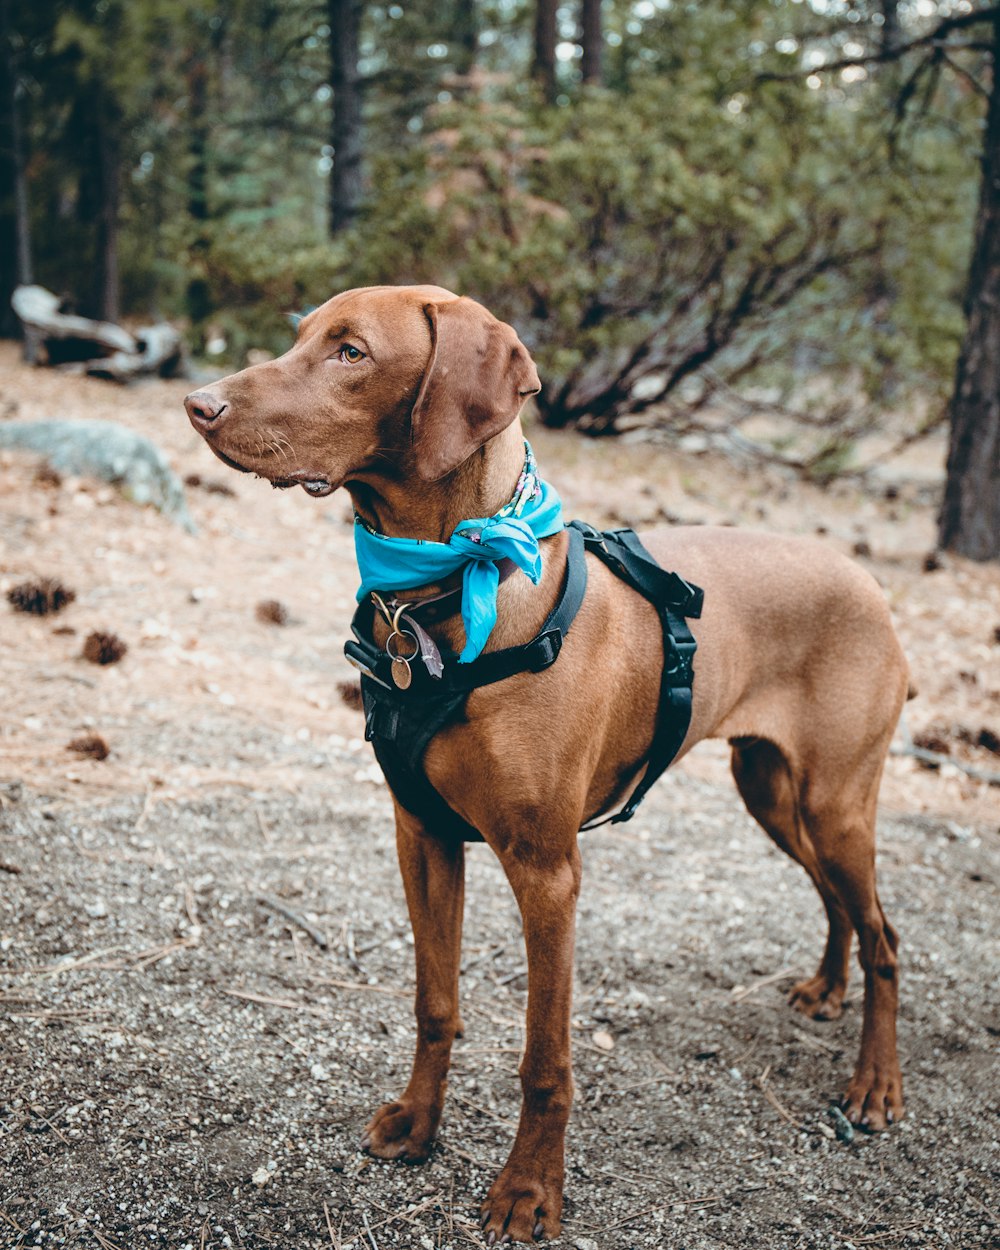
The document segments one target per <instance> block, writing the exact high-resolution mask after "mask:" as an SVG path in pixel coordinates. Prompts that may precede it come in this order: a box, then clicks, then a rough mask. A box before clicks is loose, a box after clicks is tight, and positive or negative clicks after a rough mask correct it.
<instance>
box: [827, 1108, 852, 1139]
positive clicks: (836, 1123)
mask: <svg viewBox="0 0 1000 1250" xmlns="http://www.w3.org/2000/svg"><path fill="white" fill-rule="evenodd" d="M826 1114H827V1115H828V1116H829V1117H830V1119H831V1120H832V1121H833V1131H834V1133H835V1134H836V1136H837V1140H838V1141H842V1142H843V1143H844V1145H845V1146H849V1145H850V1144H851V1142H852V1141H854V1125H853V1124H852V1123H851V1122H850V1120H849V1119H848V1118H847V1116H846V1115H844V1113H843V1111H841V1109H840V1108H839V1107H828V1108H827V1112H826Z"/></svg>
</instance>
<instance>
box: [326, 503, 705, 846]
mask: <svg viewBox="0 0 1000 1250" xmlns="http://www.w3.org/2000/svg"><path fill="white" fill-rule="evenodd" d="M567 533H568V538H569V547H568V552H567V560H566V572H565V575H564V578H563V585H562V590H561V592H560V595H559V598H558V600H557V602H556V605H555V607H554V608H553V609H552V611H551V613H550V614H549V616H548V618H547V619H546V621H545V623H544V625H543V626H542V628H541V629H540V630H539V632H538V633H537V634H536V635H535V637H534V638H533V639H531V641H530V642H527V643H524V644H523V645H521V646H517V647H507V648H504V649H503V650H501V651H493V652H489V653H487V654H484V655H480V656H479V657H478V658H477V659H476V660H474V661H472V662H471V663H469V664H460V663H459V662H458V657H457V656H456V655H455V654H454V653H452V652H446V653H445V656H444V659H445V665H444V671H443V673H442V674H441V675H440V677H437V676H433V675H432V674H431V673H430V672H428V671H427V669H426V667H425V666H424V665H423V664H414V665H412V684H411V686H410V687H409V688H407V689H406V690H400V689H397V688H396V686H395V684H394V683H393V681H392V677H391V672H390V670H391V663H392V658H391V656H389V655H388V654H387V653H386V652H385V651H380V650H379V648H378V647H377V646H376V645H375V642H374V640H373V638H372V623H373V616H374V607H373V605H372V603H371V601H370V599H365V600H364V601H363V602H362V603H361V604H360V605H359V607H358V610H357V612H355V614H354V620H353V621H352V622H351V628H352V631H353V633H354V639H353V640H351V641H349V642H348V643H347V644H346V646H345V648H344V651H345V653H346V655H347V658H348V660H350V661H351V663H352V664H354V665H355V667H357V668H359V669H360V670H361V673H362V679H361V692H362V697H363V701H364V709H365V737H366V738H367V739H368V740H369V741H371V742H372V744H373V746H374V748H375V755H376V757H377V759H378V762H379V764H380V765H381V767H382V771H383V772H384V773H385V777H386V780H387V781H388V783H389V787H390V789H391V790H392V792H393V794H394V795H395V797H396V799H397V801H398V802H399V803H400V804H401V805H402V806H403V807H404V808H406V809H407V811H410V812H413V813H414V814H415V815H418V816H420V817H421V818H423V819H425V820H428V821H430V822H432V823H433V824H434V825H435V827H436V828H437V829H439V830H440V831H441V832H442V834H443V835H445V836H449V835H450V836H455V837H458V838H461V839H463V840H465V841H470V842H471V841H482V836H481V835H480V834H479V832H478V831H477V830H475V829H474V828H473V827H472V826H471V825H469V824H468V823H467V822H466V821H464V820H463V819H462V818H461V817H460V816H459V815H458V813H457V812H455V811H454V810H453V809H452V808H451V807H449V806H448V804H447V803H446V802H445V801H444V799H443V798H442V797H441V795H440V794H438V792H437V791H436V790H435V789H434V787H433V786H432V785H431V783H430V781H429V780H428V778H427V774H426V773H425V771H424V768H423V757H424V753H425V751H426V750H427V746H428V744H429V743H430V741H431V739H432V738H433V737H434V735H435V734H436V733H438V732H439V731H440V730H441V729H443V728H444V727H445V726H446V725H449V724H455V723H459V722H460V721H461V719H462V717H463V714H464V707H465V700H466V697H467V696H468V694H469V693H470V691H472V690H474V689H476V688H477V687H479V686H488V685H492V684H493V683H495V682H498V681H503V680H505V679H506V678H507V677H512V676H514V675H515V674H517V673H523V672H536V673H537V672H542V671H543V670H544V669H546V668H548V667H549V666H550V665H552V664H554V663H555V661H556V659H557V657H558V655H559V652H560V650H561V648H562V643H563V639H564V638H565V636H566V634H567V633H568V631H569V629H570V626H571V625H572V624H573V621H574V620H575V619H576V615H577V613H578V611H579V609H580V606H581V604H582V603H583V598H584V594H585V592H586V589H587V559H586V552H590V553H592V554H593V555H595V556H596V557H597V558H598V559H600V560H601V561H603V563H604V564H606V565H607V566H608V568H609V569H611V571H612V572H613V573H614V574H615V576H616V577H618V578H619V579H620V580H622V581H624V582H625V583H626V584H627V585H629V586H631V587H632V588H633V589H634V590H635V591H636V592H637V593H638V594H640V595H642V596H643V598H644V599H646V600H648V601H649V602H650V603H652V604H653V605H654V606H655V607H656V609H657V612H658V613H659V616H660V621H661V625H662V630H663V659H664V662H663V671H662V674H661V677H660V697H659V704H658V710H657V718H656V724H655V728H654V730H653V738H652V741H651V743H650V747H649V751H648V753H647V756H646V760H645V771H644V772H643V774H642V777H641V779H640V781H639V784H638V785H637V786H636V788H635V790H634V791H633V793H632V794H631V796H630V797H629V799H628V800H627V802H626V803H625V805H624V806H623V807H622V809H621V810H620V811H619V812H617V813H615V814H614V815H612V816H606V817H603V818H602V819H600V820H594V821H590V822H588V823H587V824H586V825H584V826H583V828H584V829H593V828H596V826H598V825H602V824H606V823H608V822H610V823H612V824H620V823H622V822H623V821H626V820H630V819H631V818H632V816H633V815H634V813H635V810H636V808H637V807H638V806H639V804H640V803H641V802H642V800H643V799H644V798H645V796H646V793H647V792H648V790H649V789H650V787H651V786H652V785H653V783H654V782H655V781H656V780H657V779H658V778H659V777H660V776H661V775H662V773H663V772H664V771H665V770H666V769H667V768H668V766H669V765H670V764H671V763H672V762H673V760H674V758H675V757H676V755H677V752H678V751H679V750H680V749H681V746H682V745H683V743H684V739H685V738H686V736H687V731H688V728H689V727H690V723H691V705H692V697H691V687H692V683H693V681H694V672H693V664H692V661H693V658H694V653H695V649H696V643H695V640H694V637H693V636H692V634H691V631H690V629H689V628H688V626H687V622H686V620H685V617H699V616H700V615H701V610H702V601H703V594H702V591H701V590H700V589H699V588H698V587H697V586H693V585H691V584H690V583H689V582H686V581H685V580H684V578H682V577H680V576H678V574H676V573H672V572H669V571H668V570H666V569H664V568H662V567H661V566H660V565H659V564H658V563H657V562H656V560H655V559H654V558H653V556H652V555H651V554H650V553H649V552H648V551H647V550H646V548H645V547H644V546H643V545H642V543H641V541H640V540H639V538H638V536H637V535H636V534H635V533H634V532H633V531H632V530H612V531H608V532H606V533H601V532H600V531H599V530H596V529H595V528H594V527H593V526H591V525H588V524H587V523H586V522H583V521H573V522H572V523H571V524H570V525H569V526H567Z"/></svg>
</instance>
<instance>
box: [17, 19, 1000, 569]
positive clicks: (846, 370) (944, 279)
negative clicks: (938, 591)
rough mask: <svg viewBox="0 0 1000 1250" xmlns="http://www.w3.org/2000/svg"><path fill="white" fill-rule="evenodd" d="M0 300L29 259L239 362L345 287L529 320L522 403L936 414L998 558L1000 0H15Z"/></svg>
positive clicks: (957, 486)
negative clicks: (531, 380) (421, 292)
mask: <svg viewBox="0 0 1000 1250" xmlns="http://www.w3.org/2000/svg"><path fill="white" fill-rule="evenodd" d="M0 47H2V57H0V75H2V79H3V81H2V100H0V160H2V162H3V165H4V169H3V177H2V180H0V321H2V326H0V329H2V332H3V333H6V334H14V333H16V331H17V323H16V319H15V318H14V317H13V316H12V314H11V312H10V295H11V293H12V291H13V290H14V288H15V287H16V286H17V285H18V284H25V283H32V282H34V283H39V284H41V285H44V286H46V287H48V288H49V289H50V290H52V291H54V292H56V293H58V294H59V295H60V296H61V297H62V298H63V300H64V304H65V306H66V307H72V308H73V309H74V310H75V311H78V312H80V313H83V314H85V315H88V316H93V317H100V318H103V319H107V320H111V321H117V320H119V319H120V318H122V317H125V318H128V317H139V316H143V317H147V318H148V317H149V316H150V315H153V316H154V317H160V318H164V319H169V320H171V321H174V322H175V323H177V324H180V325H182V326H183V327H184V329H185V333H186V334H187V336H188V341H189V346H190V348H191V350H192V351H193V352H194V353H195V354H196V355H203V356H207V357H209V358H210V359H214V360H217V361H218V362H219V363H220V364H224V365H237V364H242V363H244V362H245V360H246V358H247V353H248V351H250V350H251V349H257V350H262V349H263V350H267V351H273V352H278V351H283V350H285V349H286V348H287V347H288V345H289V344H290V342H291V338H292V333H293V330H292V321H293V318H292V317H290V316H289V314H293V313H296V312H299V311H301V310H302V309H304V308H308V307H310V306H313V305H316V304H318V303H320V302H322V301H323V300H325V299H326V298H328V297H329V295H331V294H332V293H334V292H336V291H337V290H340V289H343V288H345V287H349V286H355V285H362V284H371V283H379V282H418V281H427V282H435V283H438V284H441V285H444V286H447V287H450V288H452V289H455V290H458V291H460V292H462V293H464V294H468V295H472V296H474V297H476V298H478V299H480V300H482V301H483V302H484V303H485V304H487V305H488V306H489V307H490V308H491V309H492V310H493V311H494V312H495V313H496V314H497V315H498V316H499V317H502V318H504V319H505V320H508V321H511V322H512V323H514V324H515V325H516V326H517V328H518V330H519V332H520V334H521V336H522V338H523V339H524V341H525V343H526V344H527V346H528V347H529V349H530V350H531V351H532V353H533V354H534V355H535V357H536V359H537V361H538V363H539V369H540V373H541V375H542V377H543V379H544V389H543V391H542V393H541V395H540V396H539V397H538V406H539V413H540V417H541V419H542V420H543V421H544V422H545V423H546V424H549V425H551V426H570V425H573V426H577V427H579V428H581V429H583V430H586V431H588V432H590V433H594V434H603V433H614V432H620V431H623V430H627V429H629V428H630V427H633V426H635V425H636V424H637V423H648V422H656V423H658V424H660V425H664V426H666V427H667V428H676V429H682V428H685V423H686V422H690V420H691V419H692V414H697V413H698V412H699V411H703V410H705V409H706V408H707V407H709V406H711V405H723V406H726V405H728V406H729V407H730V408H731V409H732V410H733V411H734V412H737V413H739V412H747V411H753V410H754V408H755V407H756V406H760V405H762V404H766V405H769V406H772V407H773V406H786V407H790V408H794V409H795V410H796V411H798V412H799V413H800V414H801V416H802V419H803V420H805V421H809V422H812V423H814V424H816V425H817V426H819V427H821V428H822V429H823V431H824V436H823V438H822V439H821V440H820V443H819V446H818V450H817V451H815V453H814V454H813V455H812V456H811V458H810V461H809V463H807V464H804V465H802V466H800V467H801V468H803V470H804V471H807V472H809V473H811V474H813V475H814V476H817V477H820V478H822V477H823V476H825V475H830V474H834V473H836V472H837V471H839V470H840V469H841V468H842V467H843V466H844V464H845V463H846V461H847V459H848V457H849V454H850V449H851V446H852V443H853V440H854V439H855V438H856V437H857V436H858V433H859V432H860V431H862V430H865V429H869V428H871V426H872V424H873V423H877V422H878V421H880V420H881V419H883V417H884V415H885V414H886V413H890V412H891V413H895V414H899V413H905V414H906V415H905V421H904V423H903V438H904V439H905V438H916V437H919V436H920V435H921V433H922V432H924V431H926V430H927V429H929V428H931V427H933V426H935V425H937V424H939V423H941V422H942V421H944V420H947V419H948V417H949V415H950V420H951V452H950V456H949V465H948V484H947V488H946V491H945V499H944V505H943V508H942V516H941V533H940V539H941V543H942V545H943V546H946V547H951V548H953V549H955V550H958V551H960V552H962V553H963V554H966V555H969V556H972V557H973V558H977V559H993V558H998V557H1000V237H998V236H1000V229H998V224H1000V89H998V88H996V87H995V86H994V81H995V76H994V73H993V63H994V60H995V58H996V56H997V51H998V49H1000V8H998V7H987V6H982V5H980V6H974V5H972V4H970V3H934V2H933V0H910V2H902V0H899V2H897V0H877V2H874V3H866V2H853V0H812V2H811V3H807V2H805V0H800V2H794V0H738V2H736V3H730V4H722V3H714V2H705V3H679V2H676V0H675V2H674V3H671V2H670V0H603V2H602V0H576V2H575V3H572V4H556V3H554V2H553V0H537V2H536V3H528V2H525V0H489V2H482V3H477V2H475V0H402V2H401V3H392V4H373V3H362V2H361V0H325V2H318V0H282V2H278V0H232V3H229V4H213V3H208V2H206V0H63V2H61V3H55V4H53V3H45V2H44V0H42V2H38V0H35V2H34V3H29V2H28V0H0Z"/></svg>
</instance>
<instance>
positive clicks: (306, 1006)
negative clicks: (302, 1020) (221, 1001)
mask: <svg viewBox="0 0 1000 1250" xmlns="http://www.w3.org/2000/svg"><path fill="white" fill-rule="evenodd" d="M222 992H223V994H225V995H227V996H228V997H229V998H242V999H243V1001H244V1002H247V1003H258V1004H259V1005H260V1006H262V1007H281V1008H283V1009H284V1010H285V1011H307V1012H309V1014H310V1015H313V1016H323V1017H324V1018H325V1017H326V1016H328V1015H329V1013H328V1012H327V1011H325V1010H324V1009H323V1008H322V1007H313V1006H312V1004H311V1003H297V1002H295V1001H294V1000H293V999H290V998H271V997H270V996H269V995H267V994H254V993H252V992H251V991H250V990H223V991H222Z"/></svg>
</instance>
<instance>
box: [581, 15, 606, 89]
mask: <svg viewBox="0 0 1000 1250" xmlns="http://www.w3.org/2000/svg"><path fill="white" fill-rule="evenodd" d="M580 43H581V44H582V46H583V66H582V69H583V81H584V82H585V83H590V84H592V85H596V86H600V84H601V80H602V72H601V62H602V60H603V59H604V34H603V32H602V30H601V0H583V21H582V23H581V38H580Z"/></svg>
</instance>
